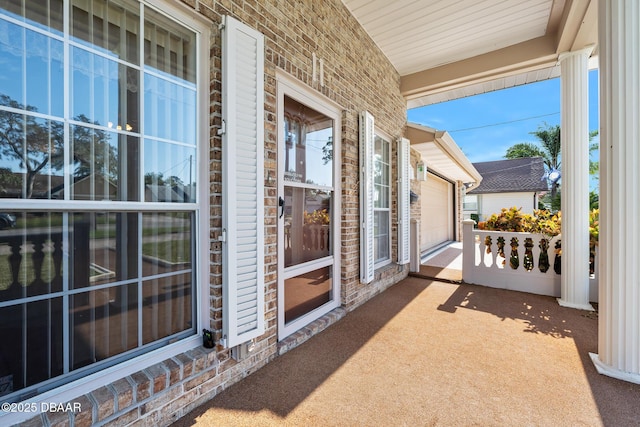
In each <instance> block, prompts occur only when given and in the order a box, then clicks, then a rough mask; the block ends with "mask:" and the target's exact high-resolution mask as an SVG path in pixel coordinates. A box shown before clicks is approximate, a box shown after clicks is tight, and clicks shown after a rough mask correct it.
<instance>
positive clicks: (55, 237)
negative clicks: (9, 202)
mask: <svg viewBox="0 0 640 427" xmlns="http://www.w3.org/2000/svg"><path fill="white" fill-rule="evenodd" d="M63 241H64V236H63V214H60V213H46V212H29V213H27V212H15V211H13V212H6V211H5V212H2V213H0V301H9V300H15V299H19V298H26V297H30V296H36V295H43V294H48V293H52V292H60V291H61V290H62V276H63V274H62V269H63V256H64V255H63V254H64V253H67V252H68V249H67V248H64V247H63Z"/></svg>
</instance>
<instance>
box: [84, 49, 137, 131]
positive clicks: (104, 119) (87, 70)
mask: <svg viewBox="0 0 640 427" xmlns="http://www.w3.org/2000/svg"><path fill="white" fill-rule="evenodd" d="M71 56H72V70H71V78H72V85H71V90H72V95H71V114H72V116H73V119H74V120H77V121H80V122H85V123H86V122H88V123H93V124H96V125H100V126H105V127H108V128H111V129H117V130H125V131H129V132H138V131H139V103H138V86H139V78H138V75H139V72H138V71H137V70H135V69H133V68H130V67H127V66H125V65H123V64H120V63H118V62H116V61H112V60H109V59H106V58H103V57H101V56H98V55H95V54H92V53H89V52H87V51H85V50H83V49H80V48H72V49H71Z"/></svg>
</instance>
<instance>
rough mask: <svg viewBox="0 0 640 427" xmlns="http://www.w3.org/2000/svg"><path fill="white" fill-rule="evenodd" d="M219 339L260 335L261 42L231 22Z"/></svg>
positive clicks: (225, 72) (225, 37) (226, 48)
mask: <svg viewBox="0 0 640 427" xmlns="http://www.w3.org/2000/svg"><path fill="white" fill-rule="evenodd" d="M222 82H223V87H222V117H223V129H222V132H223V137H222V182H223V186H222V206H223V217H222V227H223V240H224V241H223V244H222V247H223V249H222V255H223V259H222V262H223V268H222V270H223V275H222V277H223V290H222V293H223V308H222V310H223V335H224V336H225V337H224V338H225V339H226V346H227V347H233V346H236V345H238V344H242V343H243V342H246V341H248V340H250V339H252V338H255V337H258V336H260V335H262V334H263V333H264V329H265V320H264V190H263V183H264V37H263V35H262V34H260V33H259V32H257V31H255V30H254V29H252V28H250V27H248V26H246V25H244V24H242V23H241V22H239V21H237V20H236V19H233V18H231V17H229V16H226V17H225V20H224V28H223V31H222Z"/></svg>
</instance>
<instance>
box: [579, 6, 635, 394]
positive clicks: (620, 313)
mask: <svg viewBox="0 0 640 427" xmlns="http://www.w3.org/2000/svg"><path fill="white" fill-rule="evenodd" d="M598 27H599V35H598V45H599V48H600V54H599V56H600V253H599V256H600V260H599V262H598V270H599V282H600V284H599V299H600V301H599V310H600V313H599V316H598V354H597V355H595V354H592V355H591V358H592V360H593V362H594V364H595V365H596V368H597V369H598V372H600V373H602V374H605V375H609V376H612V377H615V378H619V379H622V380H626V381H630V382H634V383H638V384H640V258H639V254H640V2H638V1H637V0H600V1H599V9H598Z"/></svg>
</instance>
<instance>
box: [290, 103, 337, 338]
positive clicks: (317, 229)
mask: <svg viewBox="0 0 640 427" xmlns="http://www.w3.org/2000/svg"><path fill="white" fill-rule="evenodd" d="M283 104H284V111H283V115H282V116H281V117H282V123H283V124H282V126H283V129H282V130H283V131H284V132H283V135H284V137H282V138H281V139H280V159H281V161H280V168H281V170H280V206H281V211H280V214H281V216H280V225H281V228H280V233H281V236H280V242H281V248H280V263H281V270H280V271H281V272H282V276H281V277H280V286H281V288H280V289H281V290H282V293H281V294H280V295H283V296H284V301H281V304H280V307H281V313H280V316H281V322H282V323H281V324H283V325H284V328H285V329H286V330H287V332H286V333H285V334H284V335H286V334H288V333H291V332H293V331H294V330H295V329H297V328H299V327H302V326H304V325H305V324H306V323H309V322H310V321H312V320H314V319H315V318H316V317H317V316H320V315H321V314H322V313H324V312H326V311H328V310H329V309H330V307H332V306H333V305H332V303H335V301H336V298H337V294H338V292H336V284H335V283H334V274H333V271H334V266H335V257H336V254H335V250H334V244H335V242H334V240H335V231H336V230H335V228H334V227H335V224H336V223H337V217H336V215H337V214H338V213H337V212H336V210H335V206H336V200H335V199H334V198H335V181H334V166H335V165H334V156H333V153H334V135H335V134H336V132H337V130H336V129H335V125H336V119H335V118H332V117H329V116H328V115H327V114H324V113H322V112H320V111H318V110H317V109H316V108H311V107H310V106H308V105H306V104H305V103H303V102H300V101H298V100H295V99H293V98H290V97H288V96H286V95H285V96H284V103H283ZM310 104H311V105H315V104H314V103H313V102H310ZM325 309H326V310H325ZM312 312H313V314H312ZM282 318H283V319H282ZM281 333H282V332H281Z"/></svg>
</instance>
